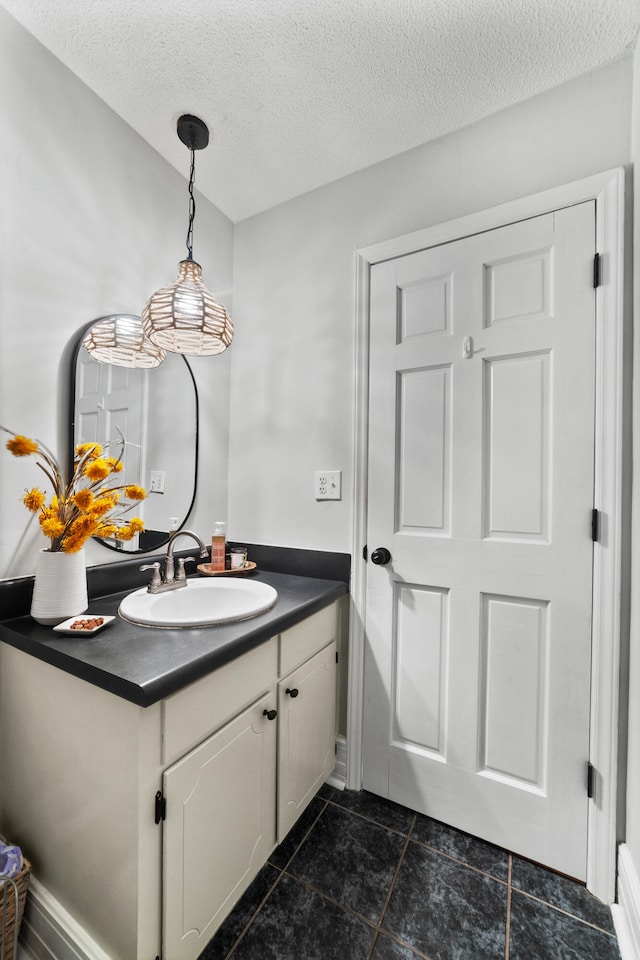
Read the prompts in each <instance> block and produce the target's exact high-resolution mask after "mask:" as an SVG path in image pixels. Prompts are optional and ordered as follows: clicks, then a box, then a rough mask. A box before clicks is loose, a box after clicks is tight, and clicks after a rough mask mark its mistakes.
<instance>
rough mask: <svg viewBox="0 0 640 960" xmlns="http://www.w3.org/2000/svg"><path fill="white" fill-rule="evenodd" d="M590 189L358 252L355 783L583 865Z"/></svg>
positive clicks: (582, 869)
mask: <svg viewBox="0 0 640 960" xmlns="http://www.w3.org/2000/svg"><path fill="white" fill-rule="evenodd" d="M594 237H595V209H594V205H593V204H592V203H584V204H579V205H576V206H574V207H570V208H567V209H564V210H561V211H558V212H556V213H554V214H548V215H546V216H542V217H536V218H533V219H531V220H527V221H522V222H519V223H515V224H511V225H509V226H505V227H502V228H500V229H497V230H492V231H489V232H487V233H484V234H479V235H476V236H471V237H466V238H463V239H460V240H458V241H456V242H453V243H448V244H444V245H442V246H440V247H437V248H433V249H429V250H424V251H420V252H417V253H414V254H412V255H410V256H406V257H402V258H399V259H397V260H392V261H387V262H385V263H381V264H378V265H376V266H374V267H373V268H372V275H371V353H370V365H371V366H370V384H371V387H370V396H371V399H370V411H369V414H370V436H369V450H370V452H369V491H368V493H369V503H368V508H369V524H368V545H369V554H371V552H372V551H373V549H374V548H376V547H379V546H385V547H387V548H388V549H389V550H390V551H391V555H392V560H391V562H390V563H389V565H388V566H375V565H373V564H371V563H370V564H368V572H367V608H366V637H367V649H366V663H365V715H364V764H363V782H364V786H365V788H366V789H369V790H371V791H373V792H375V793H378V794H380V795H383V796H387V797H390V798H391V799H393V800H396V801H397V802H400V803H403V804H406V805H407V806H409V807H412V808H414V809H417V810H420V811H422V812H424V813H426V814H428V815H429V816H432V817H434V818H436V819H438V820H442V821H444V822H446V823H449V824H451V825H453V826H455V827H458V828H460V829H462V830H465V831H467V832H469V833H472V834H475V835H476V836H479V837H483V838H484V839H486V840H489V841H491V842H493V843H497V844H499V845H501V846H503V847H505V848H507V849H509V850H513V851H515V852H517V853H520V854H522V855H523V856H527V857H530V858H532V859H535V860H538V861H540V862H542V863H545V864H547V865H548V866H550V867H553V868H555V869H558V870H561V871H562V872H564V873H567V874H570V875H571V876H574V877H577V878H580V879H585V877H586V827H587V795H586V769H587V766H586V765H587V759H588V746H589V744H588V735H589V706H590V655H591V605H592V552H593V548H592V542H591V509H592V506H593V457H594V369H595V297H594V291H593V285H592V265H593V255H594V249H595V246H594V243H595V241H594Z"/></svg>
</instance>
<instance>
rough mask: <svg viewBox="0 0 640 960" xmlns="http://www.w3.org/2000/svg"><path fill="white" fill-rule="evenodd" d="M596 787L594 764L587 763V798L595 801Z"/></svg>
mask: <svg viewBox="0 0 640 960" xmlns="http://www.w3.org/2000/svg"><path fill="white" fill-rule="evenodd" d="M595 786H596V768H595V767H594V765H593V764H592V763H587V798H588V799H589V800H593V797H594V795H595V792H596V791H595Z"/></svg>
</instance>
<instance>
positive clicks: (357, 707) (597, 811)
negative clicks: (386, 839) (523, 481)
mask: <svg viewBox="0 0 640 960" xmlns="http://www.w3.org/2000/svg"><path fill="white" fill-rule="evenodd" d="M589 200H594V201H595V205H596V250H597V251H598V252H599V253H600V254H601V260H602V264H603V271H602V282H601V286H599V287H598V288H597V290H596V449H595V502H594V506H596V507H597V508H598V509H599V510H600V511H601V516H602V521H603V522H602V525H601V528H602V533H601V539H600V541H599V542H598V543H596V544H595V547H594V571H593V578H594V579H593V604H594V605H593V636H592V658H593V659H592V683H591V730H590V761H591V763H592V764H593V766H594V767H595V769H596V771H597V775H596V784H595V796H594V797H593V799H592V800H590V801H589V816H588V831H587V832H588V838H587V888H588V889H589V890H590V891H591V892H592V893H593V894H595V896H597V897H599V898H600V899H601V900H604V901H605V902H608V903H611V902H613V901H614V899H615V886H616V808H617V793H618V714H619V665H620V634H621V611H622V598H621V591H622V501H623V468H624V466H625V464H624V463H623V444H622V439H623V425H624V414H625V410H624V405H623V327H624V324H623V280H624V269H623V268H624V236H623V230H624V170H623V169H622V168H618V169H614V170H608V171H605V172H603V173H600V174H596V175H594V176H591V177H587V178H585V179H583V180H578V181H576V182H574V183H570V184H566V185H564V186H560V187H556V188H553V189H551V190H547V191H544V192H543V193H538V194H534V195H532V196H530V197H524V198H521V199H518V200H514V201H511V202H509V203H505V204H501V205H500V206H498V207H493V208H491V209H488V210H483V211H480V212H478V213H473V214H470V215H469V216H465V217H461V218H459V219H456V220H450V221H448V222H446V223H442V224H437V225H436V226H433V227H427V228H425V229H424V230H419V231H416V232H415V233H411V234H407V235H405V236H402V237H397V238H394V239H392V240H388V241H384V242H382V243H378V244H375V245H374V246H370V247H364V248H362V249H360V250H357V251H356V254H355V268H356V300H355V334H354V335H355V343H354V348H355V377H354V411H355V422H354V437H355V443H354V464H353V467H354V503H353V546H352V556H353V571H352V583H351V604H352V615H351V626H350V640H349V700H348V715H347V744H348V755H347V786H348V787H350V788H352V789H359V788H360V787H361V784H362V707H363V698H364V647H365V628H364V623H365V595H366V574H367V567H366V562H365V561H364V559H363V557H362V549H363V546H364V544H365V542H366V540H365V537H366V529H367V458H368V436H367V434H368V398H369V379H368V372H369V283H370V271H371V267H372V266H373V265H374V264H376V263H380V262H382V261H383V260H390V259H393V258H395V257H400V256H404V255H406V254H409V253H413V252H414V251H417V250H421V249H426V248H428V247H433V246H437V245H439V244H442V243H447V242H451V241H453V240H457V239H458V238H460V237H464V236H469V235H471V234H477V233H483V232H485V231H487V230H492V229H496V228H498V227H502V226H504V225H506V224H509V223H513V222H515V221H518V220H525V219H529V218H530V217H535V216H539V215H541V214H544V213H549V212H552V211H553V210H557V209H560V208H562V207H567V206H572V205H573V204H576V203H582V202H584V201H589ZM585 778H586V774H585ZM585 792H586V780H585Z"/></svg>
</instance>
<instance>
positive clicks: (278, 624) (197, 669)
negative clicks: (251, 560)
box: [0, 570, 348, 707]
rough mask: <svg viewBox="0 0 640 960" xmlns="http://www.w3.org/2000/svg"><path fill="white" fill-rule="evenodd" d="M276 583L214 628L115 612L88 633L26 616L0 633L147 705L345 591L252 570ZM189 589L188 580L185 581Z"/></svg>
mask: <svg viewBox="0 0 640 960" xmlns="http://www.w3.org/2000/svg"><path fill="white" fill-rule="evenodd" d="M250 576H252V577H253V578H255V579H257V580H261V581H262V582H263V583H268V584H270V585H271V586H273V587H275V589H276V590H277V591H278V601H277V603H276V604H275V606H274V607H273V608H272V609H271V610H269V611H267V612H266V613H263V614H261V615H260V616H257V617H253V618H251V619H249V620H241V621H238V622H236V623H228V624H221V625H220V626H216V627H194V628H190V629H177V630H167V629H157V628H155V627H142V626H137V625H135V624H132V623H128V622H127V621H125V620H122V618H120V617H116V619H115V620H114V621H113V622H112V623H111V624H109V625H108V626H107V627H105V628H104V629H103V630H101V631H100V632H98V633H96V634H95V635H94V636H91V637H81V638H80V637H79V638H76V637H72V636H68V635H64V634H60V633H55V632H54V631H53V629H52V627H47V626H43V625H41V624H38V623H36V622H35V621H34V620H32V619H31V617H29V616H22V617H17V618H14V619H9V620H4V621H2V622H1V623H0V640H1V641H3V642H4V643H7V644H9V645H10V646H13V647H16V648H18V649H19V650H23V651H24V652H25V653H28V654H30V655H31V656H34V657H37V658H38V659H39V660H44V661H45V662H46V663H50V664H52V665H53V666H55V667H58V668H59V669H61V670H64V671H66V672H67V673H70V674H73V675H74V676H76V677H80V678H81V679H83V680H86V681H87V682H89V683H92V684H95V685H96V686H98V687H102V688H103V689H104V690H108V691H109V692H110V693H113V694H115V695H116V696H119V697H122V698H124V699H125V700H129V701H131V703H135V704H138V705H139V706H142V707H148V706H150V705H151V704H153V703H156V702H157V701H158V700H162V699H163V698H164V697H167V696H169V695H170V694H172V693H175V692H176V691H178V690H180V689H182V688H183V687H185V686H187V684H190V683H193V682H194V681H195V680H199V679H200V678H201V677H203V676H205V675H206V674H208V673H210V672H211V671H212V670H215V669H217V668H218V667H221V666H222V665H223V664H225V663H228V662H229V661H230V660H233V659H235V658H236V657H238V656H240V655H241V654H243V653H246V652H247V651H248V650H251V649H253V648H254V647H256V646H258V645H259V644H261V643H263V642H264V641H265V640H268V639H269V638H270V637H273V636H275V635H276V634H277V633H280V632H281V631H283V630H287V629H288V628H289V627H292V626H294V625H295V624H296V623H299V622H300V621H301V620H304V619H306V617H308V616H310V615H311V614H312V613H315V612H316V611H318V610H321V609H322V608H323V607H326V606H329V604H331V603H333V602H334V601H335V600H337V599H338V598H339V597H341V596H344V595H345V594H346V593H347V592H348V587H347V583H346V582H345V581H343V580H327V579H319V578H316V577H310V576H297V575H292V574H290V573H279V572H274V571H267V570H260V571H256V572H255V573H252V574H250ZM132 589H135V586H134V587H130V588H129V589H128V590H125V591H122V592H120V593H112V594H108V595H106V596H101V597H96V598H94V599H92V600H91V601H90V603H89V608H88V610H87V614H93V615H94V616H99V615H107V616H108V615H113V614H116V613H117V610H118V606H119V604H120V601H121V600H122V598H123V597H124V596H126V594H127V593H130V592H131V590H132ZM187 589H188V587H187Z"/></svg>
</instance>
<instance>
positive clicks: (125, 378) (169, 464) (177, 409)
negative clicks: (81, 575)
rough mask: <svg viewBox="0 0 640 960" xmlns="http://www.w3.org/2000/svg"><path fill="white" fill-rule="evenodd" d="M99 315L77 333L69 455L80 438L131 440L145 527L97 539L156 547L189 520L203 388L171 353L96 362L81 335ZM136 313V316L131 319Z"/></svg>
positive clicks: (129, 468) (131, 472)
mask: <svg viewBox="0 0 640 960" xmlns="http://www.w3.org/2000/svg"><path fill="white" fill-rule="evenodd" d="M105 319H108V318H105V317H99V318H97V319H96V320H93V321H92V322H91V323H88V324H87V325H86V326H85V327H83V328H82V329H81V330H79V331H78V333H77V334H76V336H75V338H74V341H73V344H72V349H71V370H70V390H69V396H70V404H69V418H68V445H67V446H68V457H69V463H72V462H73V452H74V450H75V448H76V446H77V445H78V444H79V443H87V442H96V443H100V444H102V446H103V447H104V446H106V445H107V443H108V442H109V441H110V440H111V441H115V442H113V443H112V445H111V447H110V449H109V453H110V455H111V456H117V454H118V452H119V437H118V430H120V431H121V432H122V434H123V435H124V438H125V441H126V445H125V450H124V454H123V457H122V460H123V463H124V471H123V479H124V482H125V483H136V484H139V485H140V486H142V487H144V488H145V490H146V491H147V497H146V499H145V500H143V501H142V502H141V503H139V504H137V505H136V509H135V511H133V512H134V513H135V515H137V516H140V517H142V519H143V520H144V525H145V529H144V531H143V532H142V533H140V534H138V536H137V537H136V539H135V540H132V541H130V542H124V541H121V540H120V541H119V540H102V539H98V538H96V539H97V542H98V543H101V544H103V545H104V546H105V547H108V548H109V549H110V550H118V551H120V552H127V553H147V552H153V551H155V550H157V549H158V548H160V547H162V546H164V545H165V544H166V543H167V542H168V540H169V535H170V533H171V532H173V531H174V530H178V529H180V527H182V526H184V524H185V523H186V521H187V518H188V516H189V514H190V512H191V509H192V507H193V504H194V502H195V497H196V489H197V477H198V425H199V424H198V418H199V410H198V391H197V387H196V382H195V378H194V376H193V371H192V369H191V367H190V366H189V363H188V361H187V359H186V357H183V356H182V355H180V354H176V353H168V354H167V356H166V359H165V360H164V362H163V363H161V364H160V366H157V367H153V368H152V369H139V368H134V367H122V366H115V365H113V364H110V363H102V362H99V361H97V360H95V359H94V358H93V357H92V356H91V355H90V354H89V353H88V352H87V350H86V349H85V347H84V346H83V342H82V341H83V339H84V337H85V335H86V334H87V332H88V331H89V330H90V329H91V328H92V327H93V325H94V324H97V323H100V322H101V321H104V320H105ZM131 319H134V320H138V319H139V318H137V317H133V318H131Z"/></svg>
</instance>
